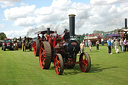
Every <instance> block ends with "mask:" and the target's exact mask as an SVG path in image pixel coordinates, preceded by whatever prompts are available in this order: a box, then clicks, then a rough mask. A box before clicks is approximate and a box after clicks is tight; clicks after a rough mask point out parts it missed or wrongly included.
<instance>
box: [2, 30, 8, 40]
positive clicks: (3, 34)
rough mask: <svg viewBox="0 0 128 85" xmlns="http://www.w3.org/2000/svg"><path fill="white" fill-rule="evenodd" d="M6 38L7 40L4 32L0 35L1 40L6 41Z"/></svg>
mask: <svg viewBox="0 0 128 85" xmlns="http://www.w3.org/2000/svg"><path fill="white" fill-rule="evenodd" d="M4 38H7V37H6V34H5V33H3V32H1V33H0V40H4Z"/></svg>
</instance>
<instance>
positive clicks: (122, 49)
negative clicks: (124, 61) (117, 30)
mask: <svg viewBox="0 0 128 85" xmlns="http://www.w3.org/2000/svg"><path fill="white" fill-rule="evenodd" d="M120 46H121V51H124V44H123V39H121V40H120Z"/></svg>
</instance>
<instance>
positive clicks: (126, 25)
mask: <svg viewBox="0 0 128 85" xmlns="http://www.w3.org/2000/svg"><path fill="white" fill-rule="evenodd" d="M125 29H127V18H125Z"/></svg>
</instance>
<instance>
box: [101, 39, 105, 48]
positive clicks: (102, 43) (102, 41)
mask: <svg viewBox="0 0 128 85" xmlns="http://www.w3.org/2000/svg"><path fill="white" fill-rule="evenodd" d="M101 45H102V46H103V45H104V39H103V38H102V39H101Z"/></svg>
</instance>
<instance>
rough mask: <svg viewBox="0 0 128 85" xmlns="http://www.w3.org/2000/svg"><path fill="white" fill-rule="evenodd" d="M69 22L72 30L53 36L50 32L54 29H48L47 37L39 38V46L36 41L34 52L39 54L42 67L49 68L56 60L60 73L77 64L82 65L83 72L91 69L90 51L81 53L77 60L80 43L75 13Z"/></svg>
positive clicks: (56, 70) (56, 68) (55, 64)
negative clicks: (76, 32) (77, 35)
mask: <svg viewBox="0 0 128 85" xmlns="http://www.w3.org/2000/svg"><path fill="white" fill-rule="evenodd" d="M69 22H70V24H69V25H70V32H68V31H67V30H65V31H64V33H63V34H62V35H57V36H51V35H50V32H51V33H52V31H47V33H48V36H47V37H46V38H47V39H45V40H44V38H42V39H41V38H40V37H39V38H38V41H37V42H39V45H38V46H39V47H37V43H36V42H35V46H34V47H35V49H34V50H35V51H34V54H38V55H39V63H40V67H41V68H42V69H49V67H50V64H51V62H54V67H55V72H56V74H58V75H61V74H63V71H64V68H73V67H74V66H75V64H79V65H80V69H81V71H82V72H88V71H89V70H90V68H91V59H90V56H89V54H88V53H81V54H80V57H79V61H78V62H76V57H77V54H78V53H79V51H80V44H79V43H78V42H77V41H76V40H75V15H74V14H71V15H69ZM43 32H44V31H43ZM37 52H39V53H37Z"/></svg>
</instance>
